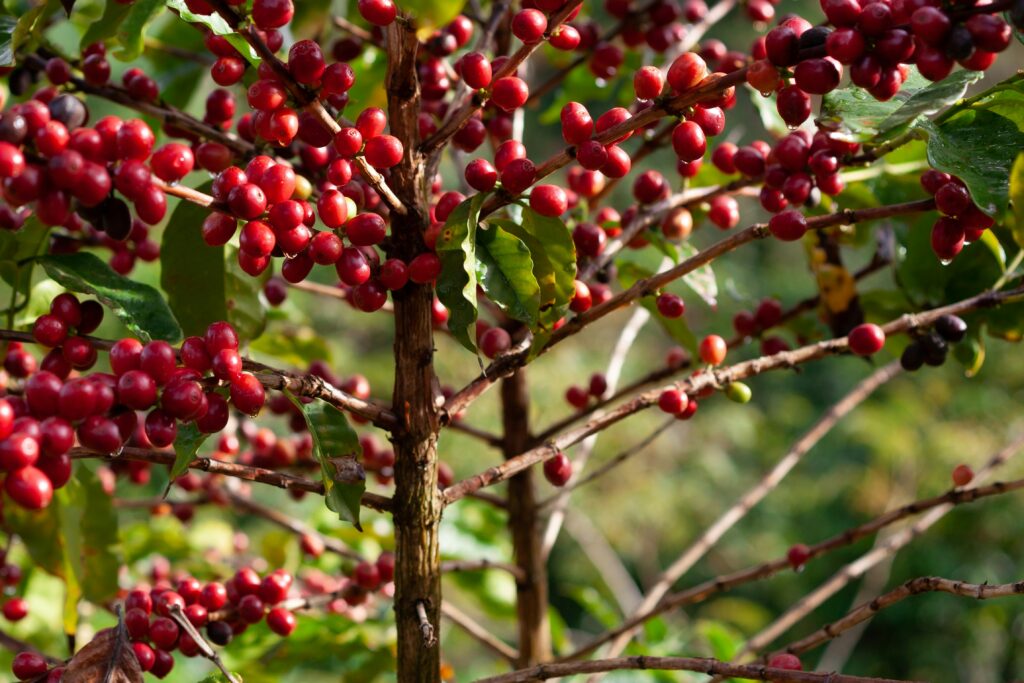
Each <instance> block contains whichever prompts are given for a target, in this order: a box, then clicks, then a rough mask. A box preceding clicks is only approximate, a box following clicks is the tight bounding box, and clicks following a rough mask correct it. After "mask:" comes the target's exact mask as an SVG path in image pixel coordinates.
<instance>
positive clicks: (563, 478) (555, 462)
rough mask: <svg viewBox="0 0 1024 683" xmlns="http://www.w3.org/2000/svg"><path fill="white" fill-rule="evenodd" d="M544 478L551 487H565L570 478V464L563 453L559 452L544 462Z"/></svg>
mask: <svg viewBox="0 0 1024 683" xmlns="http://www.w3.org/2000/svg"><path fill="white" fill-rule="evenodd" d="M544 478H545V479H547V480H548V482H550V483H551V485H552V486H559V487H561V486H565V485H566V484H568V483H569V480H570V479H571V478H572V463H571V462H570V461H569V458H567V457H566V455H565V453H562V452H561V451H559V452H558V453H556V454H555V455H554V456H553V457H551V458H548V459H547V460H545V461H544Z"/></svg>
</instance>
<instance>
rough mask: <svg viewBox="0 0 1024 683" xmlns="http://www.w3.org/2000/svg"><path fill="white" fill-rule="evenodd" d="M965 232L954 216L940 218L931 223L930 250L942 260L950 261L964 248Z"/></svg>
mask: <svg viewBox="0 0 1024 683" xmlns="http://www.w3.org/2000/svg"><path fill="white" fill-rule="evenodd" d="M965 238H966V232H965V230H964V226H963V223H961V222H960V221H958V220H956V219H955V218H946V217H943V218H940V219H939V220H937V221H935V224H934V225H932V238H931V243H932V251H934V252H935V255H936V256H938V257H939V259H940V260H942V261H951V260H953V259H954V258H956V255H957V254H959V253H960V252H961V250H963V248H964V240H965Z"/></svg>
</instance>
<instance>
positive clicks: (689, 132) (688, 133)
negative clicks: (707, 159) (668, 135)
mask: <svg viewBox="0 0 1024 683" xmlns="http://www.w3.org/2000/svg"><path fill="white" fill-rule="evenodd" d="M707 145H708V143H707V138H706V137H705V135H704V131H703V129H701V127H700V125H698V124H697V123H694V122H693V121H682V122H681V123H679V125H677V126H676V127H675V128H674V129H673V130H672V149H673V150H675V153H676V156H678V157H679V158H680V159H682V160H683V161H696V160H697V159H700V158H701V157H703V156H704V152H705V151H707Z"/></svg>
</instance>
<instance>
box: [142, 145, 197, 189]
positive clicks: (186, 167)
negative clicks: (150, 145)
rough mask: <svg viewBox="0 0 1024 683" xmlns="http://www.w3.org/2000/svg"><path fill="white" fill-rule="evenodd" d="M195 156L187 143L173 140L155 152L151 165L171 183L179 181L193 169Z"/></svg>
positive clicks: (155, 171)
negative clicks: (183, 143)
mask: <svg viewBox="0 0 1024 683" xmlns="http://www.w3.org/2000/svg"><path fill="white" fill-rule="evenodd" d="M194 164H195V157H193V155H192V149H191V148H190V147H188V146H187V145H182V144H180V143H177V142H171V143H168V144H166V145H164V146H163V147H161V148H160V149H158V150H157V151H156V152H154V153H153V158H152V159H151V160H150V167H151V168H152V169H153V173H154V174H156V176H157V177H158V178H160V179H161V180H166V181H167V182H169V183H172V182H177V181H178V180H181V179H182V178H184V177H185V176H186V175H188V174H189V173H190V172H191V171H192V167H193V165H194Z"/></svg>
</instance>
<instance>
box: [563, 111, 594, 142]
mask: <svg viewBox="0 0 1024 683" xmlns="http://www.w3.org/2000/svg"><path fill="white" fill-rule="evenodd" d="M560 117H561V122H562V137H563V138H564V139H565V141H566V142H567V143H568V144H570V145H581V144H583V143H584V142H586V141H587V140H589V139H590V137H591V136H592V135H593V134H594V120H593V118H591V116H590V112H589V111H587V108H586V107H585V106H583V105H582V104H580V103H579V102H569V103H568V104H566V105H565V106H564V107H562V113H561V115H560Z"/></svg>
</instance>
